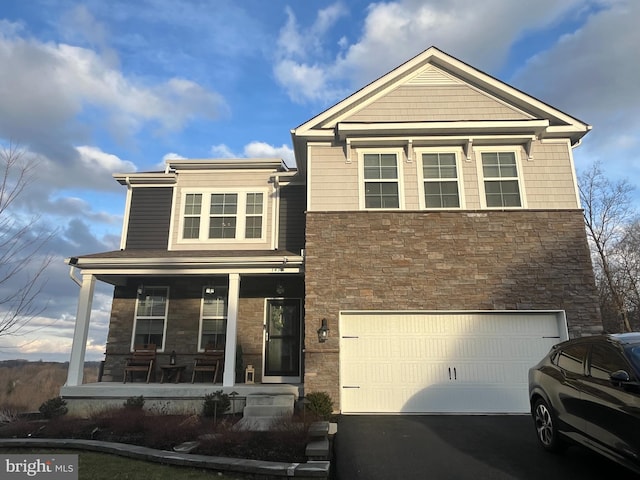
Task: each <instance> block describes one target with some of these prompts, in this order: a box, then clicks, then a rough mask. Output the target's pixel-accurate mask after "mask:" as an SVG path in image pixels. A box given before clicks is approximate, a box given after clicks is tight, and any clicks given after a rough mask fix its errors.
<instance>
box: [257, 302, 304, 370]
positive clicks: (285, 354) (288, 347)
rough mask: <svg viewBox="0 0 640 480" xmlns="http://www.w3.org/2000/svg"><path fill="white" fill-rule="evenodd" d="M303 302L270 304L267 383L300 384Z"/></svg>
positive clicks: (266, 342) (266, 347) (267, 337)
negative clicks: (301, 311)
mask: <svg viewBox="0 0 640 480" xmlns="http://www.w3.org/2000/svg"><path fill="white" fill-rule="evenodd" d="M300 323H301V319H300V300H299V299H277V300H275V299H274V300H267V318H266V322H265V354H264V372H263V376H262V377H263V382H299V381H300V330H301V329H300Z"/></svg>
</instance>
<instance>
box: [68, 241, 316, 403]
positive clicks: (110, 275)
mask: <svg viewBox="0 0 640 480" xmlns="http://www.w3.org/2000/svg"><path fill="white" fill-rule="evenodd" d="M135 253H136V255H135V257H134V258H131V254H130V253H129V252H109V253H106V254H99V255H95V256H87V257H81V258H70V259H68V263H69V265H70V266H71V276H72V278H73V279H74V281H76V282H77V283H78V285H79V286H80V293H79V301H78V315H77V318H76V329H75V335H74V339H73V345H72V351H71V359H70V362H69V373H68V378H67V382H66V384H65V386H64V387H63V390H62V392H63V393H64V394H63V396H69V395H71V394H72V393H73V395H76V393H75V392H76V390H75V389H74V387H78V388H81V389H85V388H86V385H83V377H82V375H83V373H82V372H83V365H84V360H85V350H86V342H87V332H88V328H89V324H90V321H91V319H90V317H91V305H92V301H93V291H94V287H95V283H96V281H102V282H105V283H109V284H111V285H114V287H115V290H114V297H113V304H112V310H111V318H110V323H109V334H108V339H107V344H106V348H105V353H106V357H105V369H104V374H105V375H104V377H103V380H106V382H104V383H105V384H106V385H110V386H112V387H113V388H114V389H116V390H118V391H119V387H120V386H118V385H117V383H116V382H121V381H123V379H124V367H125V365H126V362H127V359H128V358H129V357H130V356H131V353H132V352H133V351H134V349H135V347H137V346H138V345H140V344H153V345H155V346H156V349H157V350H156V353H157V355H156V359H155V363H154V367H153V369H154V372H153V373H154V375H155V381H159V380H160V375H161V371H163V366H167V365H170V364H171V363H170V362H177V363H179V364H184V365H185V366H186V368H185V371H184V374H185V375H184V377H183V379H182V381H190V380H191V372H192V371H193V365H194V359H195V358H196V357H197V356H198V355H201V354H202V353H203V352H205V347H208V346H209V345H215V347H214V348H215V349H216V350H218V351H221V352H223V354H224V355H223V357H222V359H223V360H222V362H221V365H220V370H221V371H220V372H218V379H219V380H220V381H221V385H219V386H220V387H224V388H225V389H226V388H230V389H236V390H237V388H236V387H238V386H239V385H242V382H243V381H244V373H245V367H246V366H247V365H252V366H253V368H254V369H255V382H256V384H269V383H272V384H285V386H286V385H287V384H289V385H296V384H298V383H301V381H302V369H303V365H302V339H303V336H304V333H303V321H302V318H303V312H302V308H303V305H302V301H303V300H302V299H303V296H304V284H303V277H302V261H303V259H302V257H301V256H293V255H291V256H288V255H283V252H264V255H263V256H255V254H254V255H252V256H251V257H247V256H241V255H240V254H238V255H237V256H235V255H234V256H233V257H227V256H224V257H218V256H212V254H211V252H180V253H179V254H176V253H175V252H171V254H172V255H174V257H173V258H168V257H166V256H165V254H166V252H164V251H162V252H158V251H137V252H135ZM176 257H177V258H176ZM78 270H80V271H81V275H82V276H81V278H78V277H77V276H76V275H75V272H77V271H78ZM176 357H177V358H176ZM200 381H203V380H202V378H201V379H200ZM209 381H211V380H209ZM205 386H206V387H208V388H209V390H208V391H211V390H210V388H211V384H209V385H207V384H205ZM274 386H277V385H274ZM116 387H117V388H116ZM155 387H158V388H160V390H157V392H156V393H158V392H166V393H167V395H169V393H168V392H169V391H170V388H171V387H169V386H166V385H165V386H161V385H155ZM99 388H100V390H98V391H99V392H102V391H103V390H102V389H101V387H99ZM126 388H127V389H129V388H130V389H131V391H129V390H127V391H126V392H123V393H122V395H124V398H128V397H132V396H139V394H136V393H135V389H139V388H142V389H144V388H145V387H143V386H137V385H132V384H129V383H127V384H126ZM149 388H152V387H149ZM252 388H253V387H252ZM180 389H181V390H185V389H186V391H197V390H198V386H194V387H193V388H191V387H188V386H186V385H184V384H181V385H180ZM80 391H82V392H87V391H88V390H80ZM78 395H80V394H78ZM145 397H146V396H145Z"/></svg>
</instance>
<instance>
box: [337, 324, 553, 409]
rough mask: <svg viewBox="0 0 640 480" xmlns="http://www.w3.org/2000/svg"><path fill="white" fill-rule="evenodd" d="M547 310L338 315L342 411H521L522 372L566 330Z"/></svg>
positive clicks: (524, 384)
mask: <svg viewBox="0 0 640 480" xmlns="http://www.w3.org/2000/svg"><path fill="white" fill-rule="evenodd" d="M563 319H564V316H563V315H562V314H561V312H554V313H535V312H534V313H513V314H511V313H508V314H507V313H464V312H463V313H455V312H451V313H448V312H439V313H429V312H424V313H423V312H417V313H416V312H412V313H407V314H402V313H386V312H382V313H364V312H363V313H349V314H343V315H342V316H341V323H340V332H341V343H340V378H341V385H342V386H343V388H342V397H341V406H342V411H343V412H344V413H358V412H362V413H364V412H372V413H373V412H380V413H394V412H407V413H408V412H434V413H435V412H474V413H485V412H486V413H496V412H505V413H510V412H523V413H524V412H526V411H527V410H528V401H527V373H528V370H529V368H530V367H531V366H532V365H534V364H535V363H536V362H537V361H538V360H539V359H540V358H542V356H543V355H544V354H546V353H547V352H548V350H549V349H550V348H551V346H552V345H553V344H555V343H557V342H559V341H560V340H561V339H564V338H561V337H562V336H563V335H564V336H566V326H564V323H563V322H564V320H563Z"/></svg>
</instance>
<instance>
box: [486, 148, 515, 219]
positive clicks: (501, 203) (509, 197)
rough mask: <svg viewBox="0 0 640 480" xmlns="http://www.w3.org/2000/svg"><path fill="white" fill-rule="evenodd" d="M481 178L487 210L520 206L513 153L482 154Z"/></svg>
mask: <svg viewBox="0 0 640 480" xmlns="http://www.w3.org/2000/svg"><path fill="white" fill-rule="evenodd" d="M482 176H483V179H484V192H485V198H486V203H487V207H488V208H500V207H521V206H522V200H521V198H520V184H519V180H518V166H517V161H516V154H515V152H513V151H510V152H500V151H498V152H482Z"/></svg>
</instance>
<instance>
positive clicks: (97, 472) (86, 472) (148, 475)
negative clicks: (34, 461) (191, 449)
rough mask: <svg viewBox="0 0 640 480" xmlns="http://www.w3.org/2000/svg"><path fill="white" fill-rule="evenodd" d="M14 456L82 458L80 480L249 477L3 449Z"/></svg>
mask: <svg viewBox="0 0 640 480" xmlns="http://www.w3.org/2000/svg"><path fill="white" fill-rule="evenodd" d="M13 453H26V454H38V453H60V454H78V455H79V468H78V470H79V471H78V478H79V479H80V480H138V479H140V478H144V479H145V480H174V479H176V478H179V479H181V480H182V479H186V480H205V479H206V480H211V479H212V478H216V479H220V480H242V479H245V478H247V477H242V476H240V475H229V474H225V475H223V474H220V473H218V472H216V471H214V470H202V469H198V468H188V467H175V466H172V465H160V464H158V463H153V462H144V461H142V460H132V459H130V458H125V457H120V456H118V455H108V454H106V453H95V452H85V451H77V450H65V449H59V450H56V449H41V448H38V449H30V448H2V449H0V454H13Z"/></svg>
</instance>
